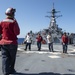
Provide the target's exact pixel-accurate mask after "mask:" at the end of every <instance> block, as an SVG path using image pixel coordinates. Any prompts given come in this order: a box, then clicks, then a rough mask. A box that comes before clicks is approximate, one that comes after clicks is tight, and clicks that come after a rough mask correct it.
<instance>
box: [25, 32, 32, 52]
mask: <svg viewBox="0 0 75 75" xmlns="http://www.w3.org/2000/svg"><path fill="white" fill-rule="evenodd" d="M25 41H26V47H25V49H24V50H25V51H26V50H27V47H28V46H29V51H31V42H32V39H31V36H30V33H28V34H27V36H26V38H25Z"/></svg>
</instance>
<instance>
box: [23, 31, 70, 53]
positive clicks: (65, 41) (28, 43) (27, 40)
mask: <svg viewBox="0 0 75 75" xmlns="http://www.w3.org/2000/svg"><path fill="white" fill-rule="evenodd" d="M46 39H47V43H48V49H49V51H50V52H54V49H53V38H52V35H51V33H48V35H47V36H46ZM61 40H62V42H61V43H62V49H63V53H67V47H68V43H69V37H68V35H67V34H66V32H64V34H63V35H62V36H61ZM32 41H33V40H32V37H31V36H30V33H28V34H27V35H26V37H25V39H24V43H25V49H24V50H25V51H27V47H29V50H30V51H31V44H32ZM42 41H43V37H42V36H41V34H40V33H38V34H37V37H36V42H37V49H38V51H41V44H42Z"/></svg>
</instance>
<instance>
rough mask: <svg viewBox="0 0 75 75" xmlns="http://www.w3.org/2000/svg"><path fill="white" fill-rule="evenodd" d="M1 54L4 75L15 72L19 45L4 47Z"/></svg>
mask: <svg viewBox="0 0 75 75" xmlns="http://www.w3.org/2000/svg"><path fill="white" fill-rule="evenodd" d="M1 52H2V71H3V74H9V72H11V71H13V70H14V66H15V59H16V52H17V45H12V44H9V45H2V46H1Z"/></svg>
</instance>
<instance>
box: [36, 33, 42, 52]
mask: <svg viewBox="0 0 75 75" xmlns="http://www.w3.org/2000/svg"><path fill="white" fill-rule="evenodd" d="M42 40H43V38H42V36H41V35H40V34H39V33H38V36H37V37H36V41H37V48H38V51H40V50H41V42H42Z"/></svg>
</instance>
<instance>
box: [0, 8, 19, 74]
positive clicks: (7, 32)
mask: <svg viewBox="0 0 75 75" xmlns="http://www.w3.org/2000/svg"><path fill="white" fill-rule="evenodd" d="M15 12H16V9H14V8H8V9H7V10H6V12H5V14H6V19H4V20H3V21H1V23H0V34H2V39H1V40H0V45H1V53H2V71H3V75H9V74H13V73H15V72H16V71H15V69H14V66H15V60H16V53H17V47H18V42H17V35H19V34H20V28H19V25H18V23H17V21H16V20H15V17H14V16H15Z"/></svg>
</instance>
